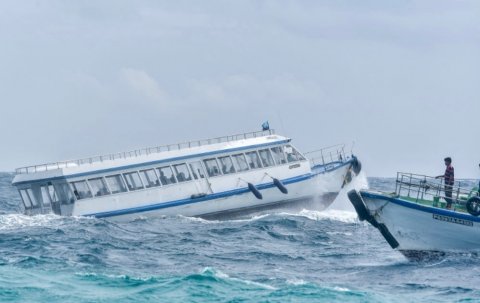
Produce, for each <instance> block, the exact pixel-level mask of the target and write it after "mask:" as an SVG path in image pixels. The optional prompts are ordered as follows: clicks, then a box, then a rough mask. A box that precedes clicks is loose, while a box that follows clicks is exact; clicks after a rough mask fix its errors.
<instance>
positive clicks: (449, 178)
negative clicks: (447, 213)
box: [436, 157, 455, 209]
mask: <svg viewBox="0 0 480 303" xmlns="http://www.w3.org/2000/svg"><path fill="white" fill-rule="evenodd" d="M443 160H444V161H445V166H446V167H447V168H446V169H445V173H444V174H443V175H440V176H437V177H436V178H443V179H444V186H445V187H444V191H445V201H447V209H451V208H452V202H453V199H452V191H453V183H454V182H455V176H454V175H455V174H454V169H453V166H452V158H450V157H446V158H445V159H443Z"/></svg>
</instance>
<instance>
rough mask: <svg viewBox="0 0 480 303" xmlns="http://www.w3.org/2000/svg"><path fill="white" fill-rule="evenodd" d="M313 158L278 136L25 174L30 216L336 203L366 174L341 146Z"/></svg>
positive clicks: (21, 175) (188, 145) (17, 181)
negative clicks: (354, 180) (353, 180)
mask: <svg viewBox="0 0 480 303" xmlns="http://www.w3.org/2000/svg"><path fill="white" fill-rule="evenodd" d="M310 155H311V157H310V159H307V158H306V157H305V156H304V155H303V154H301V153H300V152H299V151H298V150H297V149H296V148H295V147H293V146H292V144H291V139H290V138H287V137H284V136H280V135H276V134H275V132H274V130H270V129H269V130H265V131H261V132H252V133H244V134H240V135H233V136H226V137H220V138H214V139H208V140H200V141H190V142H185V143H180V144H173V145H166V146H159V147H154V148H146V149H141V150H135V151H131V152H124V153H117V154H110V155H106V156H98V157H93V158H87V159H80V160H74V161H65V162H58V163H51V164H43V165H36V166H30V167H23V168H19V169H17V170H16V175H15V178H14V180H13V182H12V184H13V185H14V186H16V187H17V189H18V191H19V193H20V196H21V197H22V202H23V209H24V212H25V213H26V214H29V215H34V214H42V213H55V214H58V215H64V216H93V217H98V218H105V217H122V218H125V217H132V216H137V217H138V216H143V217H148V216H155V215H185V216H210V215H217V214H223V213H228V212H234V211H242V210H246V209H255V208H260V207H266V206H275V205H280V204H291V203H294V202H297V201H316V200H318V203H319V204H318V207H323V208H325V207H327V206H328V205H329V204H330V203H332V201H333V199H334V198H335V196H336V194H337V193H338V192H339V191H340V189H341V188H342V187H343V186H344V185H345V184H346V183H348V182H349V181H350V180H351V178H352V177H354V176H355V173H356V174H358V172H359V171H360V169H361V165H360V162H359V161H358V160H357V158H356V157H354V156H352V155H350V156H347V155H345V152H344V147H343V146H334V147H330V148H326V149H321V150H318V151H315V152H313V153H311V154H310Z"/></svg>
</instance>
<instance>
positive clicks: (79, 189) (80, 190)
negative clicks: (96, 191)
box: [70, 181, 92, 200]
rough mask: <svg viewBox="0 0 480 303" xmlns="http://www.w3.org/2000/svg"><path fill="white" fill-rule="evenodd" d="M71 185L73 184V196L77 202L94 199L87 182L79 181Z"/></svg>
mask: <svg viewBox="0 0 480 303" xmlns="http://www.w3.org/2000/svg"><path fill="white" fill-rule="evenodd" d="M70 184H72V189H73V194H74V195H75V197H76V198H77V200H81V199H87V198H91V197H92V193H91V192H90V189H89V188H88V185H87V181H77V182H72V183H70Z"/></svg>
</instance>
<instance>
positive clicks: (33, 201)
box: [27, 188, 39, 207]
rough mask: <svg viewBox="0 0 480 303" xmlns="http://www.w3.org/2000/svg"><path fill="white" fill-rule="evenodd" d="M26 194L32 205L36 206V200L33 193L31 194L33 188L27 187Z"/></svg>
mask: <svg viewBox="0 0 480 303" xmlns="http://www.w3.org/2000/svg"><path fill="white" fill-rule="evenodd" d="M27 194H28V197H29V198H30V201H31V202H32V206H33V207H38V206H39V205H38V201H37V199H36V197H35V195H34V194H33V190H32V189H31V188H27Z"/></svg>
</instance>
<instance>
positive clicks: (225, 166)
mask: <svg viewBox="0 0 480 303" xmlns="http://www.w3.org/2000/svg"><path fill="white" fill-rule="evenodd" d="M218 160H220V165H221V166H222V173H223V174H224V175H226V174H233V173H235V167H233V162H232V159H230V156H226V157H220V158H218Z"/></svg>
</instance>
